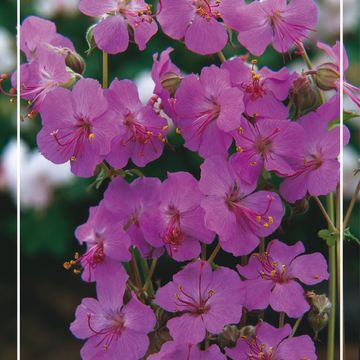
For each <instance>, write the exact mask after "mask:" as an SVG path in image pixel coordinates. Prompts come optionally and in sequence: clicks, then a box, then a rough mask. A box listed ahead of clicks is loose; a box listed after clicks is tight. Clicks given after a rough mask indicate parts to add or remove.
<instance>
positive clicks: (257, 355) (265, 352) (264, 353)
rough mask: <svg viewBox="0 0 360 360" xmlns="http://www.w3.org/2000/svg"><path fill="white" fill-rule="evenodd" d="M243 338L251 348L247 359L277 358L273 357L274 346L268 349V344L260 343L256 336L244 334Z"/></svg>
mask: <svg viewBox="0 0 360 360" xmlns="http://www.w3.org/2000/svg"><path fill="white" fill-rule="evenodd" d="M241 339H242V340H243V341H245V342H246V343H247V344H248V346H249V348H250V352H249V353H248V354H247V359H249V360H255V359H257V360H275V359H274V357H273V348H272V347H269V348H268V349H266V344H263V343H259V341H258V339H257V337H256V336H255V338H253V337H248V336H242V337H241Z"/></svg>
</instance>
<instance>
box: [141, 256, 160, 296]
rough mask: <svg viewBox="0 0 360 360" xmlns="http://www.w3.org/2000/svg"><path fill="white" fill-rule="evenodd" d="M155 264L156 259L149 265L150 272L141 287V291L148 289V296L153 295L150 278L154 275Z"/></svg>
mask: <svg viewBox="0 0 360 360" xmlns="http://www.w3.org/2000/svg"><path fill="white" fill-rule="evenodd" d="M156 264H157V259H153V261H152V263H151V266H150V270H149V272H148V275H147V277H146V280H145V284H144V287H143V291H147V290H148V289H149V294H150V295H154V288H153V286H152V281H151V279H152V277H153V275H154V271H155V268H156Z"/></svg>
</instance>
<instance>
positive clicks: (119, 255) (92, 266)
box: [65, 203, 131, 281]
mask: <svg viewBox="0 0 360 360" xmlns="http://www.w3.org/2000/svg"><path fill="white" fill-rule="evenodd" d="M75 236H76V238H77V239H78V240H79V242H80V244H81V245H82V244H84V243H86V246H87V250H86V252H85V253H84V254H83V255H81V256H79V255H78V254H76V256H75V260H73V261H72V262H70V263H69V265H73V263H74V262H75V263H74V265H75V264H79V265H80V266H81V267H82V268H83V272H82V278H83V280H85V281H94V280H95V281H97V280H98V278H99V274H100V277H101V276H105V277H106V275H107V274H108V273H109V272H111V271H112V270H113V269H114V268H115V267H119V265H120V261H129V260H130V259H131V255H130V252H129V247H130V238H129V236H128V234H126V233H125V231H124V230H123V227H122V225H121V224H120V222H116V220H115V219H114V215H113V214H112V213H110V212H109V211H108V210H106V209H105V207H104V205H103V203H100V205H99V206H97V207H91V208H90V216H89V219H88V220H87V222H86V223H85V224H83V225H80V226H78V228H77V229H76V231H75ZM65 265H67V263H65ZM102 274H105V275H102Z"/></svg>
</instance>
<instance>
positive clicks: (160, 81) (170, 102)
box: [151, 48, 182, 120]
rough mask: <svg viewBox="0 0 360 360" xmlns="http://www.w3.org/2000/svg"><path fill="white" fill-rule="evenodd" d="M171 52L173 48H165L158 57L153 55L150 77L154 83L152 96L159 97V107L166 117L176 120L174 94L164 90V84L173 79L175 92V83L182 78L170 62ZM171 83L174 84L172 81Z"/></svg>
mask: <svg viewBox="0 0 360 360" xmlns="http://www.w3.org/2000/svg"><path fill="white" fill-rule="evenodd" d="M173 50H174V49H173V48H167V49H166V50H164V51H163V52H161V53H160V57H159V55H158V54H157V53H156V54H154V55H153V61H154V63H153V67H152V70H151V77H152V79H153V80H154V83H155V89H154V94H156V95H157V96H159V97H160V99H161V107H162V108H163V109H164V111H165V113H166V115H168V116H169V117H170V118H171V119H172V120H176V119H175V110H174V94H172V93H170V91H169V89H167V88H164V82H165V81H168V82H169V79H171V78H173V79H175V84H174V85H173V87H174V88H176V90H177V85H178V84H176V82H178V83H179V84H180V81H181V80H180V79H181V78H182V76H181V72H180V69H179V68H178V67H177V66H176V65H174V64H173V63H172V62H171V60H170V54H171V53H172V52H173ZM158 57H159V59H158ZM176 79H177V81H176ZM170 81H171V80H170ZM172 81H173V82H174V80H172Z"/></svg>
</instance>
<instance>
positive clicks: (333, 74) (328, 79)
mask: <svg viewBox="0 0 360 360" xmlns="http://www.w3.org/2000/svg"><path fill="white" fill-rule="evenodd" d="M339 79H340V73H339V68H338V67H337V65H335V64H333V63H325V64H322V65H320V66H318V67H317V68H316V73H315V81H316V85H317V86H318V87H319V88H320V89H321V90H335V89H337V86H336V81H339Z"/></svg>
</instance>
